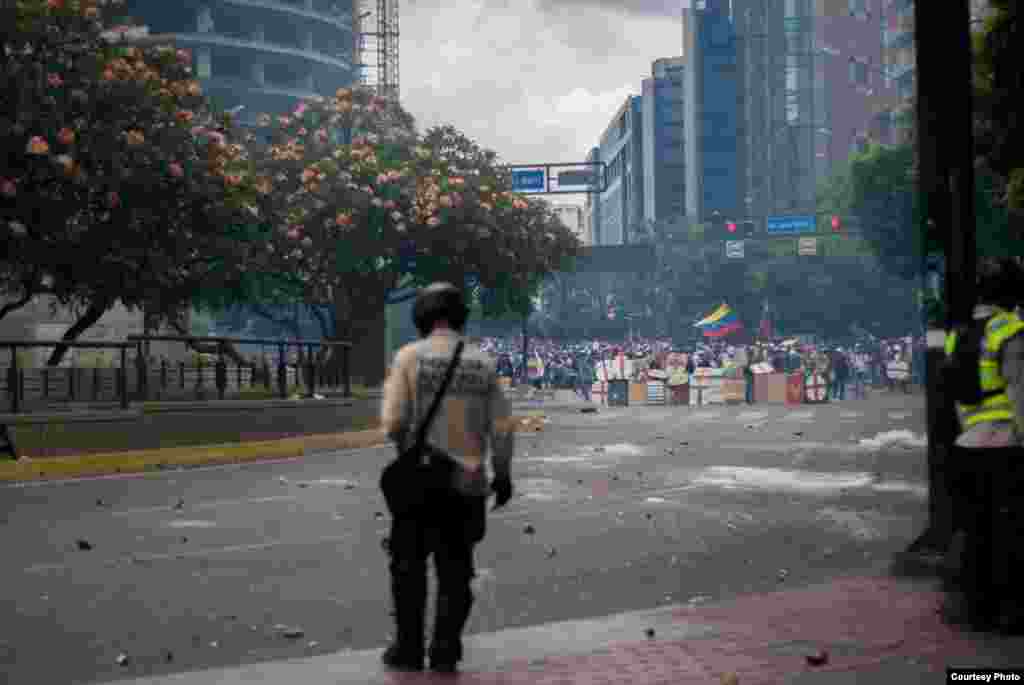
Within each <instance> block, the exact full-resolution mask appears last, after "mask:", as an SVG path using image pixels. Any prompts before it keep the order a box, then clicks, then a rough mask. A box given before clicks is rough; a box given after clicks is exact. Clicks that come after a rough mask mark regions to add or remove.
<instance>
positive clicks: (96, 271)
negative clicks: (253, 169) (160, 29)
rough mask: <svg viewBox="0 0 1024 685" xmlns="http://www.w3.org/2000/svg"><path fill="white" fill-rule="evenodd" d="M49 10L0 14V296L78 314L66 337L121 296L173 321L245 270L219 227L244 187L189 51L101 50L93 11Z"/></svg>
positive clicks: (42, 6)
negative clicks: (220, 281)
mask: <svg viewBox="0 0 1024 685" xmlns="http://www.w3.org/2000/svg"><path fill="white" fill-rule="evenodd" d="M104 5H105V3H104ZM55 7H56V9H54V8H51V7H49V6H48V4H47V3H43V2H41V1H40V0H23V1H22V2H18V3H17V4H16V5H14V4H12V3H6V4H5V5H4V6H3V7H0V45H2V46H3V49H4V50H5V53H6V54H5V60H4V61H3V63H2V64H0V89H2V91H3V92H4V93H5V94H6V95H5V97H3V98H0V150H2V152H3V154H2V155H0V240H2V241H3V243H4V245H5V247H9V248H10V249H8V250H5V251H4V252H3V253H0V279H2V281H0V295H3V296H5V297H9V298H14V299H15V300H17V303H24V302H27V301H29V300H30V299H31V298H32V297H34V296H36V295H43V294H48V295H53V296H55V297H56V299H57V301H59V302H60V303H62V304H65V305H73V306H76V307H77V308H78V309H80V310H81V311H82V312H83V314H82V316H81V318H80V319H79V320H78V321H77V322H76V323H75V325H73V326H72V327H71V328H70V329H69V331H68V333H67V334H66V336H65V337H66V338H67V339H74V338H75V337H76V336H77V335H79V334H81V333H82V332H83V331H84V330H86V329H87V328H88V327H89V326H90V325H91V324H92V323H94V322H95V321H96V320H98V318H99V316H101V315H102V314H103V312H105V311H106V310H108V309H109V308H111V307H112V306H114V304H115V303H117V302H118V301H120V302H121V303H123V304H124V305H126V306H127V307H129V308H140V307H145V308H146V309H147V311H148V312H150V313H153V314H157V315H164V316H170V315H173V314H176V313H178V312H179V311H180V310H181V309H182V308H183V307H184V306H185V305H186V303H187V301H188V299H189V296H190V295H191V294H192V293H194V292H195V291H196V290H197V289H199V288H203V287H214V285H215V283H216V282H217V279H216V278H213V274H214V273H215V271H216V270H218V269H219V272H220V273H221V274H230V273H232V272H235V271H237V270H239V269H240V268H241V264H242V262H243V259H244V254H241V253H239V251H238V249H237V248H238V244H237V243H236V242H235V241H234V240H232V239H231V237H230V236H229V235H227V234H226V233H225V232H224V230H223V227H224V226H226V225H230V224H231V223H232V221H233V220H235V219H236V218H237V217H238V216H239V211H240V207H239V205H240V203H242V202H244V199H245V196H246V192H247V190H246V187H245V184H244V183H241V182H240V181H239V180H238V179H236V178H235V177H234V176H233V173H234V171H235V170H236V168H237V167H236V165H237V160H236V157H237V151H235V150H234V149H233V148H231V146H230V145H228V143H229V142H230V137H228V136H225V134H224V133H223V132H220V131H215V130H213V127H214V126H219V125H220V123H219V122H217V121H216V120H215V119H214V116H213V114H212V113H211V112H210V111H209V110H208V109H207V108H206V106H205V103H204V100H203V98H202V93H201V90H200V88H199V84H198V82H197V81H195V79H194V78H193V76H192V75H191V71H190V68H189V66H188V60H187V54H186V53H182V52H179V51H175V50H174V49H172V48H170V47H155V48H151V49H150V48H147V49H146V50H141V49H138V48H123V47H118V46H112V45H109V44H107V43H106V42H105V39H104V38H103V37H102V35H101V31H102V29H103V28H104V25H103V24H102V23H101V22H100V19H101V11H100V8H98V7H96V3H93V2H86V1H84V0H77V1H75V2H65V3H57V4H56V5H55ZM229 133H230V132H229ZM10 310H11V308H10V307H5V308H4V310H3V311H2V313H0V317H2V316H3V315H4V314H6V313H8V312H9V311H10ZM62 353H63V352H62V350H61V349H58V350H57V352H55V355H54V356H55V358H56V359H59V356H60V354H62Z"/></svg>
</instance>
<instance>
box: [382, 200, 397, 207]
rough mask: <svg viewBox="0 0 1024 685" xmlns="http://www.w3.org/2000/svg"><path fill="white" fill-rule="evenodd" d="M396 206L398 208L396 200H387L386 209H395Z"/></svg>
mask: <svg viewBox="0 0 1024 685" xmlns="http://www.w3.org/2000/svg"><path fill="white" fill-rule="evenodd" d="M395 206H396V203H395V201H394V200H385V201H384V209H394V208H395Z"/></svg>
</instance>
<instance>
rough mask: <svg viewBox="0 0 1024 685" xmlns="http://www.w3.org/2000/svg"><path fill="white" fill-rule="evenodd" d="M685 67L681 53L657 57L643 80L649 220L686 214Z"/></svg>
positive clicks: (645, 185) (646, 206)
mask: <svg viewBox="0 0 1024 685" xmlns="http://www.w3.org/2000/svg"><path fill="white" fill-rule="evenodd" d="M685 70H686V67H685V65H684V63H683V58H682V57H672V58H665V59H659V60H657V61H655V62H654V64H653V65H652V68H651V78H649V79H644V82H643V95H642V96H641V97H642V103H641V107H640V110H641V116H642V119H643V125H642V135H643V145H642V155H643V184H644V207H643V217H644V219H645V220H648V221H658V220H663V219H669V218H672V217H682V216H684V215H685V214H686V163H685V158H684V152H685V144H684V139H683V130H684V125H685V122H684V119H683V80H684V74H685Z"/></svg>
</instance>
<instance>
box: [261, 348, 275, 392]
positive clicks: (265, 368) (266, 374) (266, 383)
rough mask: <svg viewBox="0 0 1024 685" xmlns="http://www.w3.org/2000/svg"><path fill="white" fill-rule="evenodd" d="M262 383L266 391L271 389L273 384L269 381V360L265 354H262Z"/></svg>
mask: <svg viewBox="0 0 1024 685" xmlns="http://www.w3.org/2000/svg"><path fill="white" fill-rule="evenodd" d="M263 385H264V386H265V387H266V388H267V392H270V391H271V390H272V389H273V385H272V384H271V382H270V360H269V359H267V355H266V354H264V355H263Z"/></svg>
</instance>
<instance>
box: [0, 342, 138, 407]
mask: <svg viewBox="0 0 1024 685" xmlns="http://www.w3.org/2000/svg"><path fill="white" fill-rule="evenodd" d="M61 345H63V346H66V347H70V348H87V349H108V350H111V349H113V350H120V351H121V366H120V368H119V370H118V373H117V390H116V394H117V397H118V399H119V400H120V402H121V408H122V409H127V408H128V376H127V368H128V364H127V352H128V350H129V349H131V348H133V347H135V346H136V345H135V344H134V343H130V342H96V341H89V342H63V341H61V340H0V348H7V349H9V350H10V353H11V364H10V366H8V367H7V393H8V395H10V398H11V412H13V413H15V414H16V413H18V412H19V411H20V410H21V405H22V401H23V399H24V397H25V372H24V369H22V368H20V367H19V363H18V349H19V348H39V347H58V346H61ZM51 369H52V367H46V368H44V369H42V384H43V397H44V399H45V398H48V397H49V394H50V383H49V376H50V372H51ZM74 371H75V370H72V372H71V375H70V376H69V381H68V385H69V393H68V395H69V397H68V399H71V400H74V395H75V380H76V375H77V374H75V372H74ZM99 371H100V369H99V367H96V368H94V369H93V374H94V376H93V385H92V388H93V399H98V396H99V391H100V390H101V389H102V382H101V379H100V374H99Z"/></svg>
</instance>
